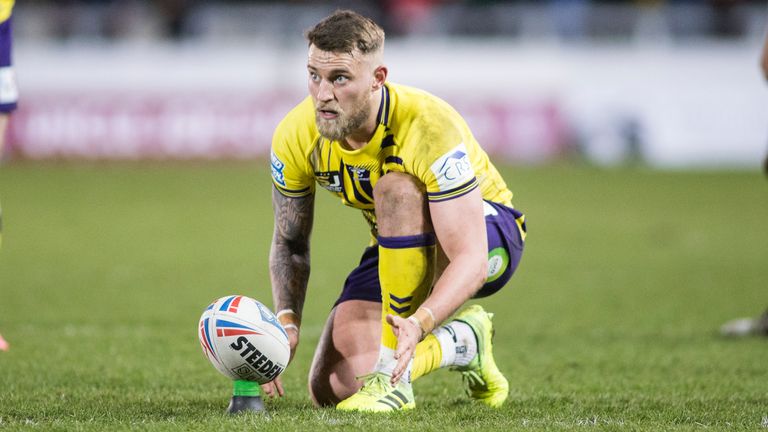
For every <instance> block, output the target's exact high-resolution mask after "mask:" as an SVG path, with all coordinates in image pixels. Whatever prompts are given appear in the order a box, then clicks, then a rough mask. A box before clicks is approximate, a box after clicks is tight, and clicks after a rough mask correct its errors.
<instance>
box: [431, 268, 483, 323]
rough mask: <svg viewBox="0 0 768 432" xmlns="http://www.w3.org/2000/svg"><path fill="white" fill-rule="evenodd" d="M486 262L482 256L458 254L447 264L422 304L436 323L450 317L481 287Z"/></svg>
mask: <svg viewBox="0 0 768 432" xmlns="http://www.w3.org/2000/svg"><path fill="white" fill-rule="evenodd" d="M487 264H488V263H487V259H486V258H485V257H484V256H483V257H481V258H480V259H478V258H474V257H471V256H459V257H456V258H455V259H454V260H453V261H451V263H450V264H448V266H447V267H446V268H445V270H444V271H443V274H442V275H441V276H440V278H439V279H438V280H437V282H436V283H435V287H434V288H433V289H432V293H431V294H430V295H429V297H428V298H427V299H426V300H425V301H424V303H423V305H422V306H424V307H427V308H429V310H430V311H432V313H433V314H434V318H435V324H436V325H438V324H440V323H441V322H443V321H445V320H446V319H447V318H448V317H450V316H451V315H452V314H453V313H454V312H456V310H457V309H458V308H459V307H461V305H463V304H464V303H465V302H466V301H467V300H469V299H470V298H472V296H473V295H475V293H476V292H477V291H478V290H479V289H480V287H482V285H483V283H484V282H485V278H486V272H487ZM468 269H470V270H468Z"/></svg>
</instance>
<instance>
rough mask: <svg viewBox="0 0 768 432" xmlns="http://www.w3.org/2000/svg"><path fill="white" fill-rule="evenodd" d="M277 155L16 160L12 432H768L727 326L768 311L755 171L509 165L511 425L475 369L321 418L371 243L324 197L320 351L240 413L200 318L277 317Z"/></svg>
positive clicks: (766, 375) (506, 300)
mask: <svg viewBox="0 0 768 432" xmlns="http://www.w3.org/2000/svg"><path fill="white" fill-rule="evenodd" d="M265 165H266V163H264V162H248V163H210V164H200V163H167V164H161V163H143V164H86V163H79V164H50V163H49V164H39V163H19V164H14V165H6V166H3V167H0V198H1V199H2V205H3V210H4V214H3V218H4V220H3V222H4V225H5V227H4V232H3V248H2V250H0V332H2V334H3V335H4V336H5V337H6V338H7V339H8V340H9V342H10V343H11V350H10V351H9V352H5V353H3V352H0V430H2V429H7V430H17V429H30V430H87V431H90V430H92V431H100V430H128V429H142V430H201V431H212V430H227V431H230V430H238V429H243V428H248V429H252V428H253V429H256V428H257V429H259V430H279V431H283V430H308V429H313V430H315V431H322V430H335V429H338V428H343V429H355V430H358V429H362V428H366V429H368V430H388V431H389V430H408V429H410V430H414V429H420V430H441V431H446V430H466V429H470V430H544V429H546V430H570V429H582V428H592V427H600V428H601V429H603V430H649V431H657V430H700V429H702V428H711V429H731V430H733V429H737V430H765V428H767V427H768V391H767V390H766V384H768V369H767V368H766V362H765V358H766V355H767V354H768V341H766V340H764V339H762V340H761V339H747V340H741V341H732V340H725V339H722V338H720V337H718V336H717V334H716V330H717V328H718V326H719V325H720V324H721V323H722V322H723V321H725V320H727V319H730V318H733V317H735V316H740V315H754V314H757V313H759V312H761V311H762V310H763V308H765V307H766V306H768V295H767V293H768V292H767V291H766V290H765V287H766V282H765V281H766V277H768V264H767V263H768V226H767V223H768V182H767V181H766V179H765V178H763V177H762V176H761V175H759V174H757V173H747V172H736V173H734V172H659V171H650V170H644V169H616V170H601V169H595V168H589V167H581V166H547V167H504V168H503V169H502V173H503V175H504V176H505V178H506V179H507V181H508V183H509V184H510V186H511V188H512V189H513V191H515V192H516V196H515V203H516V205H517V206H518V207H519V208H521V209H522V210H524V211H525V212H526V213H527V215H528V224H529V225H528V226H529V233H530V235H529V238H528V244H527V246H526V252H525V255H524V258H523V262H522V266H521V268H520V270H519V273H518V274H517V275H516V276H515V277H514V278H513V280H512V283H511V284H510V285H509V286H508V287H506V288H505V289H504V290H502V291H501V292H500V293H499V294H497V295H495V296H493V297H491V298H490V299H486V300H483V301H481V302H480V303H481V304H483V305H485V306H486V307H487V308H488V309H489V310H491V311H493V312H496V314H497V315H496V319H495V325H496V342H495V345H494V346H495V349H496V356H497V361H498V363H499V364H500V367H501V368H502V370H503V371H504V372H505V373H506V374H507V375H508V377H509V378H510V381H511V387H512V392H511V395H510V399H509V400H508V402H507V404H506V405H505V407H504V408H503V409H501V410H496V411H494V410H490V409H487V408H485V407H484V406H481V405H478V404H476V403H472V402H470V401H469V400H467V398H466V397H465V396H464V395H463V393H462V392H461V389H460V385H459V383H460V379H459V377H458V376H457V375H456V374H453V373H450V372H447V371H439V372H436V373H434V374H432V375H430V376H428V377H425V378H423V379H422V380H419V381H418V382H416V384H415V390H416V394H417V403H418V407H417V409H416V410H415V411H413V412H410V413H408V414H400V413H398V414H396V415H393V416H369V415H359V414H349V413H339V412H336V411H334V410H332V409H314V408H312V406H311V404H310V402H309V400H308V395H307V390H306V375H307V371H308V368H309V363H310V361H311V356H312V352H313V348H314V343H315V342H316V340H317V338H318V337H319V334H320V330H321V328H322V325H323V322H324V318H325V316H326V314H327V312H328V310H329V308H330V306H331V304H332V302H333V300H334V299H335V298H336V296H337V294H338V291H339V289H340V286H341V284H342V283H343V280H344V278H345V276H346V274H347V272H348V271H349V270H350V269H351V268H352V267H354V265H355V263H356V261H357V260H358V258H359V255H360V253H361V251H362V247H363V246H364V244H365V242H366V241H367V232H366V225H365V223H364V221H363V219H362V217H360V215H359V214H357V212H355V211H353V210H350V209H342V208H341V207H340V204H339V203H338V202H336V201H335V200H334V199H332V197H330V195H329V194H327V193H325V192H323V191H319V194H318V208H317V214H316V225H315V230H314V234H313V249H312V260H313V261H312V264H313V271H312V276H311V281H310V290H309V293H308V301H307V306H306V308H305V309H306V310H305V317H304V325H303V328H302V343H301V345H300V347H299V351H298V354H297V357H296V359H295V361H294V363H293V364H292V365H291V367H290V368H289V369H288V370H287V372H286V373H285V375H284V377H283V379H284V382H285V385H286V387H287V392H288V395H287V396H286V397H285V398H283V399H282V400H279V401H269V402H268V407H269V409H270V412H271V416H270V418H269V419H264V418H260V417H254V416H243V417H237V418H229V417H227V416H225V415H223V410H224V408H225V407H226V405H227V402H228V399H229V396H230V394H231V393H230V392H231V383H230V382H229V381H228V380H227V379H226V378H223V377H222V376H220V375H219V374H218V373H217V372H216V371H215V370H214V369H213V368H212V367H211V366H210V365H209V364H208V363H207V361H206V360H205V359H204V358H203V356H202V354H201V353H200V348H199V346H198V342H197V338H196V325H197V319H198V317H199V315H200V313H201V312H202V308H203V307H204V306H206V305H207V304H208V303H209V302H210V301H211V300H213V299H215V298H217V297H220V296H223V295H227V294H231V293H239V294H246V295H250V296H253V297H255V298H257V299H261V300H263V301H265V302H266V303H268V304H269V303H270V299H271V295H270V289H269V277H268V270H267V256H268V250H269V241H270V237H271V230H272V221H271V209H270V205H269V194H270V183H269V174H268V172H267V170H266V169H265Z"/></svg>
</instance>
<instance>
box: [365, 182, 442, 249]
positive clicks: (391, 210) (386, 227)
mask: <svg viewBox="0 0 768 432" xmlns="http://www.w3.org/2000/svg"><path fill="white" fill-rule="evenodd" d="M373 201H374V207H375V208H376V221H377V223H378V228H379V233H380V234H382V235H385V236H398V235H412V234H420V233H423V232H428V231H431V230H432V224H431V220H430V217H429V208H428V206H427V197H426V189H425V187H424V185H423V184H422V183H421V182H420V181H419V180H418V179H417V178H416V177H413V176H411V175H409V174H403V173H397V172H391V173H388V174H386V175H384V176H383V177H382V178H380V179H379V181H378V182H377V183H376V186H375V187H374V189H373Z"/></svg>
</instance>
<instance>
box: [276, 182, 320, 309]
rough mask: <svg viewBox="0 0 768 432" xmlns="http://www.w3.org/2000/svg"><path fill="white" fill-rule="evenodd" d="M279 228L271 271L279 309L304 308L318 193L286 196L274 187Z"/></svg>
mask: <svg viewBox="0 0 768 432" xmlns="http://www.w3.org/2000/svg"><path fill="white" fill-rule="evenodd" d="M272 206H273V210H274V218H275V230H274V235H273V236H272V247H271V249H270V254H269V274H270V281H271V282H272V297H273V302H274V306H275V309H276V310H278V311H279V310H283V309H291V310H293V311H294V312H296V313H297V314H298V315H301V311H302V309H303V307H304V299H305V297H306V292H307V282H308V281H309V268H310V266H309V238H310V234H311V232H312V221H313V212H314V196H312V195H310V196H306V197H299V198H289V197H285V196H283V195H282V194H280V192H278V191H277V190H275V189H273V190H272Z"/></svg>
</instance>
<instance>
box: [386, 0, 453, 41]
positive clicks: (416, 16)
mask: <svg viewBox="0 0 768 432" xmlns="http://www.w3.org/2000/svg"><path fill="white" fill-rule="evenodd" d="M439 2H440V0H384V1H381V2H380V5H381V8H382V11H383V12H384V14H385V23H386V26H385V30H386V32H387V33H388V34H392V35H412V34H420V33H421V34H423V33H430V31H431V30H433V29H432V26H433V24H432V15H433V13H434V8H435V6H436V5H437V3H439Z"/></svg>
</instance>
